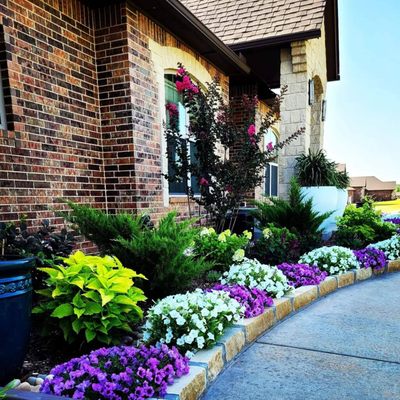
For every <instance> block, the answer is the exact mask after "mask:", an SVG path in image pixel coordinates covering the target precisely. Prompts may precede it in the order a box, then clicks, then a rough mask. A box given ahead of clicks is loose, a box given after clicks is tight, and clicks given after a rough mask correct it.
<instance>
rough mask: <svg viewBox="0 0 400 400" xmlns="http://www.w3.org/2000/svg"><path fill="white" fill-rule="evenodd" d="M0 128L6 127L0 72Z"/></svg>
mask: <svg viewBox="0 0 400 400" xmlns="http://www.w3.org/2000/svg"><path fill="white" fill-rule="evenodd" d="M0 129H7V119H6V107H5V104H4V91H3V79H2V76H1V72H0Z"/></svg>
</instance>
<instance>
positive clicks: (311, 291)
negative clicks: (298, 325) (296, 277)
mask: <svg viewBox="0 0 400 400" xmlns="http://www.w3.org/2000/svg"><path fill="white" fill-rule="evenodd" d="M285 297H288V298H292V299H293V310H298V309H299V308H302V307H305V306H306V305H308V304H310V303H312V302H313V301H314V300H316V299H317V298H318V287H317V286H316V285H310V286H302V287H299V288H297V289H295V290H294V293H293V294H289V295H287V296H285Z"/></svg>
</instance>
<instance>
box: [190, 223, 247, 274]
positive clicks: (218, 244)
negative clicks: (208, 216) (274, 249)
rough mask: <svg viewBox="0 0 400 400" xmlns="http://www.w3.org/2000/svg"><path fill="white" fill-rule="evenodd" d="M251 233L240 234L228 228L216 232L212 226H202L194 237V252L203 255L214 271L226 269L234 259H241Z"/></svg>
mask: <svg viewBox="0 0 400 400" xmlns="http://www.w3.org/2000/svg"><path fill="white" fill-rule="evenodd" d="M251 237H252V234H251V233H250V232H248V231H244V232H243V233H242V234H241V235H237V234H236V233H232V232H231V231H230V230H229V229H227V230H225V231H223V232H221V233H220V234H218V233H216V232H215V230H214V228H203V229H202V230H201V231H200V233H199V234H198V235H197V236H196V237H195V239H194V248H193V251H194V254H196V255H199V256H203V257H204V258H205V259H206V260H207V261H209V262H210V263H212V264H213V269H214V270H216V271H221V272H223V271H226V270H227V269H228V268H229V266H230V265H231V264H232V262H234V261H241V260H242V259H243V257H244V254H245V251H244V250H245V249H246V247H247V246H248V244H249V241H250V239H251Z"/></svg>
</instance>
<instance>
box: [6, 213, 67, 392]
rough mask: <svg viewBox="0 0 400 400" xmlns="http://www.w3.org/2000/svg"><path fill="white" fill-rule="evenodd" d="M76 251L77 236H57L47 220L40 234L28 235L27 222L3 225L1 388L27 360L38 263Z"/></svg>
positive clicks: (37, 232)
mask: <svg viewBox="0 0 400 400" xmlns="http://www.w3.org/2000/svg"><path fill="white" fill-rule="evenodd" d="M72 249H73V236H72V235H71V234H70V233H68V232H66V231H62V232H61V233H54V228H52V227H50V224H49V221H47V220H45V221H43V223H42V226H41V227H40V229H39V230H38V231H36V232H28V229H27V224H26V223H25V221H24V220H21V222H20V223H19V226H16V225H15V224H13V223H4V222H3V223H0V338H1V340H0V354H1V357H0V386H1V385H3V384H6V383H7V382H9V381H10V380H11V379H13V378H15V377H17V376H18V374H19V370H20V368H21V366H22V363H23V361H24V358H25V354H26V351H27V347H28V342H29V335H30V329H31V309H32V286H33V284H32V272H33V271H34V267H35V264H36V262H37V261H38V262H41V263H46V260H48V259H50V258H54V257H55V256H58V255H67V254H69V253H70V252H71V251H72ZM37 280H40V277H39V276H37Z"/></svg>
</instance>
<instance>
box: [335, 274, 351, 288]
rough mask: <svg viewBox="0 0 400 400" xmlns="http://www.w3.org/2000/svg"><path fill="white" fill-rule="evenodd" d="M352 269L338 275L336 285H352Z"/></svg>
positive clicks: (340, 286)
mask: <svg viewBox="0 0 400 400" xmlns="http://www.w3.org/2000/svg"><path fill="white" fill-rule="evenodd" d="M354 277H355V274H354V271H348V272H345V273H344V274H341V275H338V276H337V278H338V287H339V288H342V287H345V286H349V285H352V284H353V283H354Z"/></svg>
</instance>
